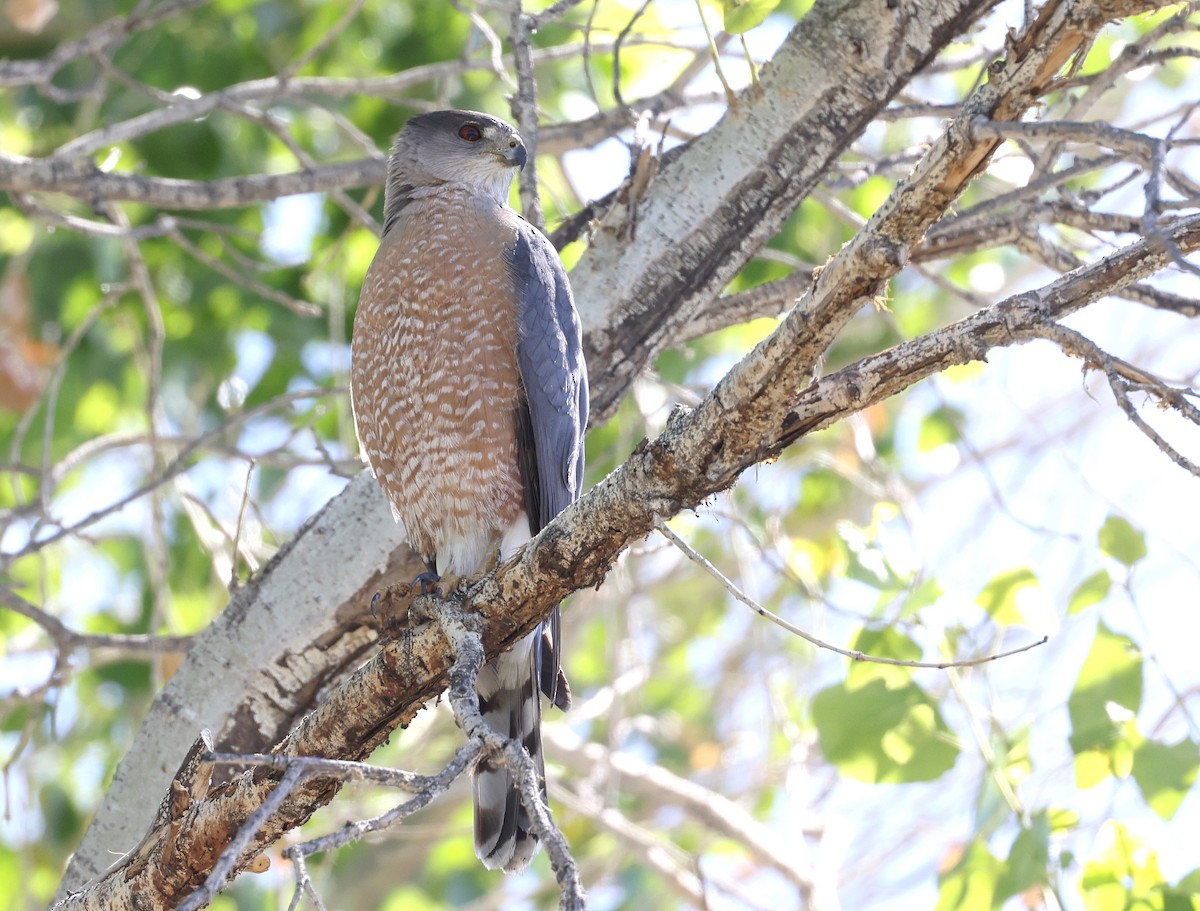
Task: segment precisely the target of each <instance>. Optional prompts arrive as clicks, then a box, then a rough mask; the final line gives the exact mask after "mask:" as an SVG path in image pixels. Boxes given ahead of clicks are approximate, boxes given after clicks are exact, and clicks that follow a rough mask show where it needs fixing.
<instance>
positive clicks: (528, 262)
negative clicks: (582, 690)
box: [350, 111, 588, 873]
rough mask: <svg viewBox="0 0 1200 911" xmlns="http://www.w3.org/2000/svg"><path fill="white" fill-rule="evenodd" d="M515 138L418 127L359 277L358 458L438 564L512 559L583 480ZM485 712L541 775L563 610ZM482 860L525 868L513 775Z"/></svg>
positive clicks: (400, 140) (486, 798)
mask: <svg viewBox="0 0 1200 911" xmlns="http://www.w3.org/2000/svg"><path fill="white" fill-rule="evenodd" d="M525 161H526V150H525V145H524V143H523V142H522V141H521V137H520V135H519V134H518V133H517V131H516V130H514V129H513V128H512V127H511V126H509V125H508V124H507V123H504V122H503V121H502V120H497V119H496V118H495V117H491V116H489V115H487V114H480V113H477V112H474V111H435V112H433V113H429V114H421V115H419V116H416V117H413V118H411V119H410V120H409V121H408V123H407V124H406V125H405V127H404V129H403V130H402V131H401V132H400V134H399V135H398V136H397V137H396V139H395V142H394V144H393V145H392V151H391V157H390V158H389V159H388V171H387V187H386V196H385V203H384V228H383V237H382V239H381V241H380V245H379V251H378V253H376V255H375V259H374V261H373V262H372V263H371V268H370V270H369V271H368V272H367V276H366V279H365V280H364V282H363V287H362V294H361V297H360V299H359V304H358V312H357V314H356V315H355V320H354V339H353V345H352V363H351V374H350V380H351V382H350V390H351V400H352V403H353V407H354V419H355V426H356V428H357V430H358V439H359V443H360V445H361V447H362V451H363V453H364V455H365V457H366V459H367V461H368V462H369V463H370V466H371V468H372V470H373V471H374V473H375V477H376V478H377V479H378V481H379V483H380V485H382V487H383V489H384V491H385V492H386V493H387V497H388V500H389V501H390V502H391V506H392V512H393V513H394V515H395V517H396V519H397V521H398V522H400V523H402V525H403V527H404V531H405V537H406V539H407V540H408V542H409V544H410V545H411V546H412V547H413V549H414V550H416V551H417V552H418V553H419V554H421V555H422V557H423V558H424V559H425V561H426V563H427V564H428V565H429V567H430V569H431V571H434V572H436V573H437V574H438V575H439V576H441V577H442V578H443V579H444V580H447V583H448V584H449V581H448V580H450V579H457V578H461V577H469V576H473V575H478V574H479V573H481V572H483V571H485V570H486V569H488V568H489V567H490V566H491V565H492V564H493V563H494V562H495V560H496V559H497V557H498V558H499V559H506V558H507V557H508V556H509V555H511V554H512V553H513V552H514V551H515V550H516V549H517V548H519V547H520V546H521V545H522V544H524V543H525V542H526V541H528V540H529V539H530V538H531V537H532V536H533V535H535V534H537V532H538V531H540V530H541V528H542V527H543V526H544V525H546V524H547V523H548V522H549V521H550V520H551V519H553V518H554V517H555V516H556V515H558V514H559V513H560V512H561V511H562V510H563V509H565V508H566V507H567V506H568V505H570V503H571V502H573V501H574V500H576V499H578V497H579V490H580V486H581V485H582V483H583V433H584V429H585V428H586V426H587V416H588V385H587V372H586V368H585V366H584V362H583V352H582V342H581V339H580V327H579V317H578V315H577V314H576V312H575V303H574V300H573V299H572V297H571V288H570V285H569V284H568V282H567V274H566V271H565V270H564V269H563V265H562V262H561V261H560V260H559V258H558V254H557V252H556V251H555V249H554V247H553V246H552V245H551V244H550V242H549V241H548V240H547V239H546V238H545V236H544V235H543V234H542V233H541V232H540V231H539V230H538V229H537V228H535V227H534V226H533V225H531V224H529V223H528V222H527V221H525V219H523V218H522V217H521V216H520V215H518V214H517V213H516V212H514V211H513V210H512V209H510V208H509V206H508V191H509V187H510V185H511V184H512V179H513V175H514V170H515V169H516V168H521V167H524V165H525ZM477 689H478V692H479V704H480V708H481V710H482V712H483V716H484V718H485V719H486V721H487V722H488V724H489V725H491V727H492V728H493V729H494V730H496V731H497V732H498V733H500V734H502V735H504V736H506V737H510V738H517V739H520V741H521V742H522V743H523V744H524V745H525V748H526V749H527V750H528V751H529V754H530V755H531V756H532V757H533V759H534V762H535V764H536V766H537V768H538V770H539V774H540V775H541V776H542V787H543V792H544V790H545V773H544V766H543V761H542V744H541V731H540V724H541V700H540V698H539V696H538V690H539V689H540V690H541V691H542V692H544V693H545V694H546V696H547V697H548V698H549V699H550V701H551V702H553V703H554V704H555V705H557V706H558V707H559V708H562V709H565V708H567V707H568V706H569V705H570V698H571V696H570V690H569V688H568V687H567V684H566V678H565V677H564V676H563V674H562V672H561V669H560V665H559V619H558V610H557V608H556V609H555V612H554V614H553V616H552V617H551V619H550V620H549V621H548V622H547V623H545V624H543V626H542V627H541V628H539V629H538V630H536V631H535V632H534V633H532V634H531V635H530V636H528V637H527V638H525V639H523V640H522V641H520V642H518V643H517V644H516V645H515V646H513V647H512V648H511V649H510V650H509V651H507V652H505V653H503V654H501V655H500V656H499V657H497V658H495V659H494V660H492V661H490V662H488V663H487V664H486V665H485V666H484V667H483V669H482V670H481V672H480V674H479V679H478V682H477ZM474 788H475V852H476V853H477V854H478V855H479V857H480V859H481V860H482V861H483V862H484V864H486V865H487V866H488V867H490V868H493V869H494V868H502V869H504V870H505V871H507V872H510V873H515V872H520V871H521V870H524V869H525V867H526V866H527V865H528V863H529V860H530V858H531V857H532V856H533V852H534V850H535V849H536V848H537V836H536V835H535V834H534V833H533V832H532V831H531V829H530V822H529V815H528V813H527V811H526V809H525V807H524V806H523V805H522V803H521V801H520V798H519V796H518V794H517V790H516V787H515V783H514V781H513V778H512V776H511V775H510V774H509V772H508V771H507V769H506V768H504V767H503V766H499V765H496V764H494V763H492V762H491V761H490V760H488V759H484V760H482V761H481V762H480V763H479V765H478V767H477V768H476V769H475V777H474Z"/></svg>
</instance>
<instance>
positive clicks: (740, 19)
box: [721, 0, 780, 35]
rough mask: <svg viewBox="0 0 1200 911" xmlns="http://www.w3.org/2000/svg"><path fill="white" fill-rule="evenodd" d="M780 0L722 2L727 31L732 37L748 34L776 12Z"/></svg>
mask: <svg viewBox="0 0 1200 911" xmlns="http://www.w3.org/2000/svg"><path fill="white" fill-rule="evenodd" d="M779 2H780V0H721V9H722V10H723V11H724V14H725V31H727V32H729V34H731V35H740V34H742V33H743V32H748V31H750V29H752V28H754V26H756V25H758V24H759V23H761V22H762V21H763V20H764V19H766V18H767V16H769V15H771V13H773V12H774V11H775V7H777V6H779Z"/></svg>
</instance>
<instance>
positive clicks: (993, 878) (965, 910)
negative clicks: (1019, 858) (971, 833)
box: [935, 840, 1004, 911]
mask: <svg viewBox="0 0 1200 911" xmlns="http://www.w3.org/2000/svg"><path fill="white" fill-rule="evenodd" d="M1003 873H1004V864H1003V862H1002V861H1001V860H999V858H997V857H995V856H994V855H993V854H992V853H991V852H990V851H989V850H988V849H987V845H986V844H984V843H983V842H982V841H980V840H975V841H972V842H971V844H970V845H969V846H968V847H967V849H966V850H965V851H963V853H962V856H961V857H959V859H958V862H957V863H956V864H955V865H954V866H953V867H952V868H951V869H950V871H949V872H948V873H944V874H943V875H942V876H941V877H940V882H939V884H938V902H937V905H936V908H935V911H987V909H990V908H992V906H993V905H994V904H995V897H996V884H997V882H998V881H999V879H1000V877H1001V875H1002V874H1003Z"/></svg>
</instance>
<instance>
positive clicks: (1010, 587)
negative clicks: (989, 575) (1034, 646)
mask: <svg viewBox="0 0 1200 911" xmlns="http://www.w3.org/2000/svg"><path fill="white" fill-rule="evenodd" d="M1037 584H1038V580H1037V576H1035V575H1034V574H1033V570H1031V569H1029V568H1028V567H1024V566H1023V567H1020V568H1019V569H1011V570H1009V571H1008V572H1004V573H1001V574H1000V575H998V576H996V577H995V578H994V579H992V581H991V582H989V583H988V584H987V585H986V586H984V589H983V591H981V592H980V593H979V597H978V598H977V599H976V601H977V603H978V604H979V606H980V607H982V608H983V609H984V610H985V611H987V612H988V616H989V617H991V618H992V619H993V620H995V621H996V622H997V623H999V624H1001V625H1003V626H1010V625H1013V624H1021V623H1024V622H1025V615H1024V614H1023V613H1022V612H1021V609H1020V607H1019V606H1018V603H1017V596H1018V595H1019V594H1020V592H1021V591H1022V590H1023V589H1027V588H1031V587H1035V586H1037Z"/></svg>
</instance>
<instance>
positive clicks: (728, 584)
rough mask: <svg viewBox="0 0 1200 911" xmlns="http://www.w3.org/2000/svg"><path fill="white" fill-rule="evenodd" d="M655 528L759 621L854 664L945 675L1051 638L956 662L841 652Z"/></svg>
mask: <svg viewBox="0 0 1200 911" xmlns="http://www.w3.org/2000/svg"><path fill="white" fill-rule="evenodd" d="M654 526H655V528H657V529H658V532H659V534H661V535H662V536H663V537H665V538H666V539H667V540H668V541H670V542H671V543H672V544H674V545H675V546H676V547H678V548H679V549H680V550H681V551H683V554H684V556H686V557H687V558H688V559H689V560H691V561H692V562H693V563H695V564H696V565H697V566H699V567H700V568H701V569H703V570H704V571H705V572H706V573H708V574H709V575H710V576H712V577H713V578H714V579H716V580H717V581H718V582H720V583H721V586H722V587H723V588H724V589H725V590H726V591H727V592H729V594H731V595H732V596H733V597H734V598H735V599H737V600H738V601H741V602H742V603H743V604H745V605H746V606H747V607H748V608H750V609H751V610H752V611H754V612H755V613H756V614H758V615H759V616H760V617H763V618H764V619H766V620H770V621H771V622H772V623H774V624H775V625H776V626H778V627H780V628H782V629H785V630H787V631H788V632H789V633H791V634H792V635H794V636H799V637H800V638H801V639H803V640H804V641H805V642H808V643H811V644H812V645H815V646H816V647H817V648H822V649H825V650H827V651H831V652H837V654H839V655H845V656H846V657H847V658H850V659H851V660H853V661H864V662H867V663H869V664H890V665H896V666H898V667H924V668H933V669H936V670H939V671H943V670H945V669H946V668H950V667H977V666H978V665H981V664H988V663H989V662H992V661H999V660H1000V659H1001V658H1010V657H1012V656H1013V655H1019V654H1020V653H1021V652H1027V651H1029V650H1030V649H1031V648H1037V647H1038V646H1039V645H1045V644H1046V643H1047V642H1048V641H1049V640H1050V637H1049V636H1043V637H1042V638H1041V639H1039V640H1037V641H1036V642H1030V643H1027V644H1026V645H1022V646H1021V647H1019V648H1014V649H1009V650H1008V651H1004V652H997V653H996V654H994V655H984V656H982V657H979V658H963V659H961V660H956V661H909V660H907V659H903V658H884V657H881V656H879V655H868V654H867V653H866V652H860V651H857V650H852V649H845V648H841V647H840V646H837V645H833V644H832V643H829V642H825V641H824V640H822V639H818V638H817V637H816V636H814V635H812V634H811V633H807V632H805V631H804V630H802V629H800V627H798V626H796V625H795V624H793V623H789V622H788V621H787V620H784V619H783V618H782V617H780V616H779V615H778V614H776V613H774V612H772V611H769V610H767V609H766V608H765V607H763V606H762V605H761V604H759V603H758V602H757V601H755V600H754V599H753V598H750V597H749V596H747V595H746V593H745V592H743V591H742V590H741V589H740V588H738V587H737V586H736V585H734V584H733V582H732V581H730V579H729V578H728V577H727V576H726V575H725V574H724V573H722V572H721V571H720V570H719V569H717V568H716V567H715V566H713V565H712V563H710V562H709V561H708V560H707V559H705V558H704V557H703V556H702V555H701V554H700V553H698V552H697V551H696V550H695V549H694V548H692V547H691V546H690V545H689V544H688V543H687V542H686V541H684V540H683V539H682V538H681V537H679V535H677V534H675V532H673V531H671V529H670V528H669V527H668V526H667V523H666V522H664V521H663V520H662V519H656V520H655V522H654Z"/></svg>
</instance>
